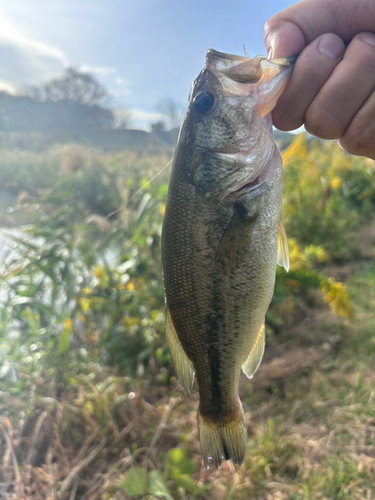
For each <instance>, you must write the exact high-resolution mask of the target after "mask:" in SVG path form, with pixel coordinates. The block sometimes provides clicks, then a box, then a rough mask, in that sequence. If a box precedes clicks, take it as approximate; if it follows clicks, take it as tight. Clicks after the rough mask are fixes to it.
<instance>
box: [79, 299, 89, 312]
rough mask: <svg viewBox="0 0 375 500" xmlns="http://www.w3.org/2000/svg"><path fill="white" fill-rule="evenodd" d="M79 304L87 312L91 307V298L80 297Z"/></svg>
mask: <svg viewBox="0 0 375 500" xmlns="http://www.w3.org/2000/svg"><path fill="white" fill-rule="evenodd" d="M79 305H80V306H81V309H82V311H83V312H84V313H85V312H87V311H88V310H89V309H90V299H85V298H83V297H81V298H80V299H79Z"/></svg>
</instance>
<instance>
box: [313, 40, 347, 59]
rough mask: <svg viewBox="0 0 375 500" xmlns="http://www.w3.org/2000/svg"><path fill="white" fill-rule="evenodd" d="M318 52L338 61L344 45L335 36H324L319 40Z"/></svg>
mask: <svg viewBox="0 0 375 500" xmlns="http://www.w3.org/2000/svg"><path fill="white" fill-rule="evenodd" d="M318 49H319V52H320V53H321V54H325V55H326V56H328V57H330V58H331V59H340V58H341V56H342V54H343V49H344V44H343V42H342V40H341V39H340V38H339V37H338V36H336V35H325V36H323V37H322V38H321V39H320V42H319V45H318Z"/></svg>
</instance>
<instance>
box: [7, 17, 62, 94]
mask: <svg viewBox="0 0 375 500" xmlns="http://www.w3.org/2000/svg"><path fill="white" fill-rule="evenodd" d="M0 59H1V66H0V79H1V80H5V81H8V82H9V81H11V82H12V84H13V85H25V84H28V83H39V82H40V81H41V80H45V79H47V78H51V77H52V76H55V75H56V74H57V73H60V72H61V71H63V70H64V68H65V67H66V66H68V65H69V61H68V58H67V57H66V56H65V54H64V52H63V51H62V50H60V49H59V48H58V47H55V46H53V45H49V44H46V43H43V42H40V41H38V40H35V39H32V38H29V37H27V36H24V35H23V34H22V33H21V32H20V31H19V30H18V29H17V28H16V27H15V26H14V25H12V24H11V23H10V22H8V21H7V20H6V19H4V18H2V19H1V18H0Z"/></svg>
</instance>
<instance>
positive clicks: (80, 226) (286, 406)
mask: <svg viewBox="0 0 375 500" xmlns="http://www.w3.org/2000/svg"><path fill="white" fill-rule="evenodd" d="M170 159H171V154H170V152H169V151H165V152H163V150H154V151H153V152H145V153H143V154H136V153H134V152H133V153H132V152H126V151H124V152H122V153H119V154H116V155H115V154H108V155H105V154H100V153H97V152H94V151H91V150H87V149H84V148H82V147H78V146H64V147H56V148H54V149H52V150H50V151H48V152H41V153H36V152H33V153H26V152H25V151H23V152H21V151H16V150H12V151H10V150H9V151H4V152H3V154H2V159H1V163H0V185H1V186H2V188H1V189H2V191H3V192H5V191H6V192H7V198H6V203H5V204H4V202H3V205H2V210H1V212H0V221H1V223H2V227H3V228H4V229H3V230H2V233H1V234H2V235H5V234H8V235H9V239H8V241H7V242H6V244H5V245H6V246H7V247H8V250H6V251H5V252H3V253H2V254H1V255H2V257H1V258H2V261H0V272H1V278H2V279H1V284H0V299H1V301H2V306H1V307H0V359H1V364H0V404H1V407H2V413H1V416H0V425H1V431H2V436H3V438H2V444H1V447H0V459H1V461H2V464H3V471H5V472H4V474H5V473H6V475H4V482H5V483H6V482H8V483H9V486H8V492H9V495H10V497H9V498H17V499H20V500H21V499H26V498H35V499H47V498H49V499H52V498H53V499H59V500H64V499H76V500H83V499H85V500H89V499H90V500H93V499H100V500H109V499H115V500H122V499H132V498H134V499H135V500H137V499H140V498H142V499H143V498H144V499H156V498H166V499H171V498H172V499H176V500H177V499H181V500H184V499H186V500H187V499H193V498H194V499H198V500H199V499H200V498H202V499H203V498H209V499H229V498H230V499H238V500H240V499H248V498H254V499H269V498H275V499H276V498H277V499H293V500H299V499H301V500H302V499H315V498H320V499H336V498H337V499H341V498H343V499H345V498H353V499H362V498H363V499H367V498H372V497H373V496H375V487H374V483H373V480H372V475H373V470H374V466H375V463H374V459H373V456H374V449H375V448H374V444H373V439H374V436H375V430H374V429H375V427H374V418H373V415H374V411H375V400H374V394H373V388H372V383H373V380H374V377H375V372H374V370H373V365H374V351H375V349H374V345H375V344H374V340H373V331H374V326H375V315H374V313H373V310H374V305H375V292H374V290H375V286H374V285H375V265H374V257H375V231H374V229H373V219H372V218H373V215H374V207H375V177H374V176H375V168H374V164H373V162H371V161H369V160H366V159H363V158H354V157H350V156H348V155H346V154H344V153H343V152H341V151H340V150H339V149H338V147H337V146H335V145H334V144H331V143H328V144H322V143H321V142H320V141H313V140H311V141H308V142H306V138H305V136H304V135H300V136H298V137H297V138H296V139H295V141H294V142H293V143H292V144H291V145H290V146H289V147H288V149H286V150H285V151H284V159H285V197H284V199H285V206H284V212H283V214H284V216H283V218H284V223H285V227H286V230H287V234H288V237H289V245H290V254H291V271H290V273H288V274H287V273H285V272H284V271H283V270H282V269H281V268H280V269H278V271H277V283H276V288H275V295H274V298H273V301H272V304H271V307H270V309H269V312H268V313H267V338H268V345H267V350H266V355H265V359H264V361H263V363H262V365H261V367H260V369H259V371H258V372H257V374H256V376H255V377H254V380H253V381H252V382H251V383H250V382H248V381H245V380H244V378H243V379H241V384H240V392H241V398H242V401H243V403H244V408H245V411H246V412H247V413H246V416H247V424H248V430H249V445H248V452H247V456H246V460H245V463H244V465H243V466H241V467H240V468H238V467H236V466H234V465H233V464H232V463H231V462H224V463H223V465H222V467H221V468H220V469H219V470H214V469H212V470H211V469H209V470H205V469H203V467H202V461H201V456H200V450H199V443H198V441H197V429H196V406H197V394H193V396H192V397H191V398H189V397H187V396H186V395H185V394H184V392H183V390H182V389H181V387H180V385H179V384H178V382H177V381H176V378H175V374H174V370H173V367H172V366H171V361H170V356H169V352H168V349H167V345H166V339H165V335H164V298H163V284H162V273H161V262H160V232H161V224H162V217H163V213H164V207H165V200H166V193H167V182H168V176H169V165H170ZM157 174H159V175H157ZM151 179H153V181H152V182H149V181H150V180H151ZM343 282H345V283H343ZM9 478H10V479H9ZM1 481H2V480H1ZM12 495H13V496H12Z"/></svg>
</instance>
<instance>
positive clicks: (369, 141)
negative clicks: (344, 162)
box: [339, 119, 375, 158]
mask: <svg viewBox="0 0 375 500" xmlns="http://www.w3.org/2000/svg"><path fill="white" fill-rule="evenodd" d="M374 132H375V130H374V127H371V124H370V123H367V122H364V121H363V120H360V119H354V120H353V121H352V123H351V124H350V126H349V127H348V129H347V130H346V132H345V134H344V135H343V136H342V137H341V139H340V140H339V144H340V146H341V147H342V148H344V149H345V151H347V152H348V153H351V154H353V155H358V156H367V157H369V158H370V157H373V156H374V155H375V134H374Z"/></svg>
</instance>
